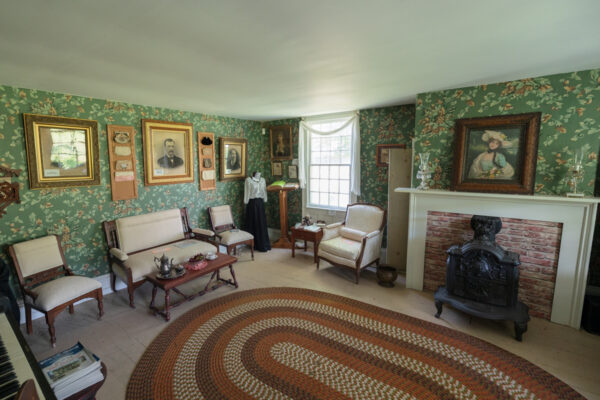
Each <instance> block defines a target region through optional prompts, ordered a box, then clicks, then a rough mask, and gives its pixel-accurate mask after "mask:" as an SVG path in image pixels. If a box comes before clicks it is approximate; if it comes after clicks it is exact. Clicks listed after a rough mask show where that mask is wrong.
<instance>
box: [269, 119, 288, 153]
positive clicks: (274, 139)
mask: <svg viewBox="0 0 600 400" xmlns="http://www.w3.org/2000/svg"><path fill="white" fill-rule="evenodd" d="M269 143H270V147H271V160H291V159H292V145H293V142H292V126H291V125H277V126H272V127H271V128H270V129H269Z"/></svg>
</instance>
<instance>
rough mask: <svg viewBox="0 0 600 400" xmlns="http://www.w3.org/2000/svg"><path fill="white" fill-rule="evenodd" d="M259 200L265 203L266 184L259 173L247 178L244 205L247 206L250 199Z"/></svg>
mask: <svg viewBox="0 0 600 400" xmlns="http://www.w3.org/2000/svg"><path fill="white" fill-rule="evenodd" d="M256 198H261V199H263V201H264V202H265V203H266V202H267V184H266V182H265V178H262V177H261V176H260V173H257V174H255V175H254V176H253V177H247V178H246V183H245V185H244V204H248V201H250V199H256Z"/></svg>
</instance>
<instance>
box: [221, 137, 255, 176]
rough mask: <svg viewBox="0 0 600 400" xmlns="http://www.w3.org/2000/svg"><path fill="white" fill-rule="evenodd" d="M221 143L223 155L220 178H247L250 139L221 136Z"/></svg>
mask: <svg viewBox="0 0 600 400" xmlns="http://www.w3.org/2000/svg"><path fill="white" fill-rule="evenodd" d="M219 144H220V148H219V150H220V156H221V159H220V160H219V162H220V171H219V179H220V180H221V181H233V180H243V179H245V178H246V174H247V170H248V166H247V160H248V140H247V139H237V138H221V139H220V142H219Z"/></svg>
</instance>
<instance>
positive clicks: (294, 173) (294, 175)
mask: <svg viewBox="0 0 600 400" xmlns="http://www.w3.org/2000/svg"><path fill="white" fill-rule="evenodd" d="M288 177H289V178H290V179H298V166H297V165H288Z"/></svg>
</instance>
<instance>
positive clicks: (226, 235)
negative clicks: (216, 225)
mask: <svg viewBox="0 0 600 400" xmlns="http://www.w3.org/2000/svg"><path fill="white" fill-rule="evenodd" d="M219 237H220V239H221V243H222V244H224V245H226V246H229V245H230V244H235V243H241V242H245V241H246V240H251V239H254V236H252V234H250V233H248V232H246V231H241V230H240V231H225V232H221V233H219Z"/></svg>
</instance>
